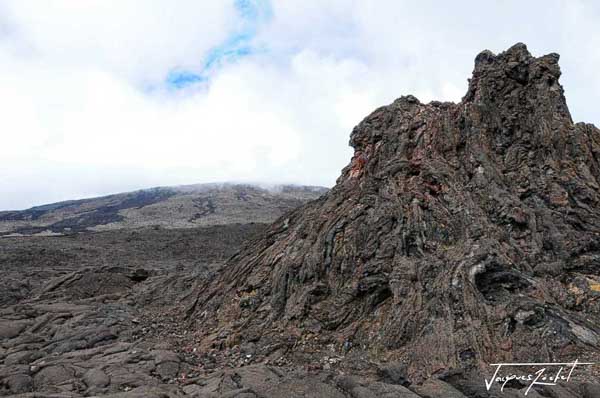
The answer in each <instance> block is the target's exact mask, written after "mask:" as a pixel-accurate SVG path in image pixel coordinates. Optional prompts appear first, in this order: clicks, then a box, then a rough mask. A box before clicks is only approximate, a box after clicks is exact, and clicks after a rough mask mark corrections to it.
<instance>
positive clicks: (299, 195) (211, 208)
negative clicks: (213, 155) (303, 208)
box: [0, 183, 327, 235]
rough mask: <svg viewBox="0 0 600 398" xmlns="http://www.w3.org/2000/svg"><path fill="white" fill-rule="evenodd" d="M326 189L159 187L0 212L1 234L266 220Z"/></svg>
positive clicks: (228, 185)
mask: <svg viewBox="0 0 600 398" xmlns="http://www.w3.org/2000/svg"><path fill="white" fill-rule="evenodd" d="M326 191H327V188H323V187H315V186H297V185H271V186H266V185H262V186H261V185H250V184H233V183H212V184H196V185H184V186H176V187H158V188H151V189H144V190H139V191H133V192H127V193H120V194H115V195H109V196H103V197H98V198H91V199H81V200H73V201H66V202H59V203H53V204H48V205H43V206H36V207H32V208H30V209H28V210H22V211H4V212H0V235H9V234H21V235H34V234H65V233H73V232H83V231H106V230H113V229H121V228H140V227H148V226H157V227H164V228H194V227H201V226H210V225H224V224H231V223H251V222H256V223H270V222H273V221H275V220H276V219H277V218H278V217H279V216H281V215H282V214H283V213H285V212H286V211H289V210H291V209H294V208H296V207H298V206H299V205H301V204H303V203H305V202H307V201H309V200H313V199H316V198H318V197H319V196H320V195H321V194H323V193H325V192H326Z"/></svg>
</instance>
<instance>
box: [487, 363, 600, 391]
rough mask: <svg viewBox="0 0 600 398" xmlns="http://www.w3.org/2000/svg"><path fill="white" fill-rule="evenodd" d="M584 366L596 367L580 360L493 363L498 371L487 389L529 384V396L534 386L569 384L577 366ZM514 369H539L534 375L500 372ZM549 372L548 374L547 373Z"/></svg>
mask: <svg viewBox="0 0 600 398" xmlns="http://www.w3.org/2000/svg"><path fill="white" fill-rule="evenodd" d="M583 365H587V366H590V365H595V363H593V362H579V360H577V359H576V360H575V361H573V362H563V363H560V362H556V363H552V362H549V363H492V364H491V366H495V367H496V371H495V372H494V375H493V376H492V378H491V379H490V380H489V381H488V380H487V379H484V380H485V387H486V388H487V390H488V391H489V390H490V389H491V388H492V386H493V384H494V382H496V383H499V384H500V383H501V384H502V386H501V387H500V391H504V387H505V386H506V383H508V382H509V381H511V380H516V381H523V382H529V386H528V387H527V390H526V391H525V394H524V395H527V394H528V393H529V391H530V390H531V388H532V387H533V386H536V385H538V386H555V385H557V384H558V382H559V381H564V382H568V381H569V380H570V379H571V375H572V374H573V371H574V370H575V368H576V367H577V366H583ZM509 366H510V367H513V366H528V367H532V368H539V369H538V370H536V371H535V372H533V373H530V374H521V375H517V374H507V375H504V376H501V374H500V370H501V369H502V367H509ZM548 368H558V369H557V370H556V371H554V372H552V373H551V372H550V371H549V369H548ZM547 371H548V372H547Z"/></svg>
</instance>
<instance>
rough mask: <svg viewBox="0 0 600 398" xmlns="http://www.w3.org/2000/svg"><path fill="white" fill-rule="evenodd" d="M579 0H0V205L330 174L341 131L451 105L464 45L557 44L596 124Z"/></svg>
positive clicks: (574, 102)
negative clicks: (380, 112)
mask: <svg viewBox="0 0 600 398" xmlns="http://www.w3.org/2000/svg"><path fill="white" fill-rule="evenodd" d="M598 21H600V6H599V5H598V2H596V3H594V2H593V1H589V2H586V1H577V0H569V1H551V0H544V1H528V2H524V1H489V2H482V1H452V2H437V1H419V2H414V1H401V0H389V1H384V0H381V1H376V2H375V1H351V0H345V1H342V0H328V1H324V0H321V1H316V0H219V1H214V0H178V1H176V2H173V1H170V0H85V1H80V0H39V1H35V0H3V1H1V2H0V107H1V109H2V116H1V117H0V138H1V144H0V210H9V209H23V208H27V207H30V206H33V205H40V204H44V203H51V202H56V201H61V200H68V199H77V198H84V197H93V196H99V195H104V194H110V193H117V192H124V191H130V190H135V189H141V188H148V187H154V186H169V185H180V184H195V183H203V182H224V181H234V182H257V183H267V184H277V183H296V184H309V185H323V186H332V185H333V184H334V183H335V180H336V178H337V177H338V176H339V174H340V170H341V169H342V168H343V167H344V166H345V165H346V164H347V163H348V162H349V160H350V157H351V155H352V150H351V148H350V147H349V146H348V140H349V134H350V132H351V130H352V128H353V127H354V126H355V125H356V124H358V123H359V122H360V121H361V120H362V119H363V118H364V117H365V116H367V115H368V114H369V113H370V112H371V111H372V110H374V109H375V108H377V107H379V106H382V105H386V104H389V103H391V102H392V101H393V100H394V99H395V98H397V97H400V96H402V95H408V94H412V95H415V96H416V97H417V98H419V99H420V100H421V101H422V102H428V101H431V100H445V101H460V98H461V97H462V96H463V95H464V93H465V92H466V88H467V78H469V77H470V75H471V72H472V69H473V60H474V58H475V56H476V55H477V54H478V53H479V52H480V51H482V50H484V49H489V50H491V51H493V52H495V53H498V52H501V51H503V50H505V49H507V48H508V47H510V46H511V45H513V44H514V43H516V42H524V43H526V44H527V46H528V48H529V50H530V51H531V52H532V53H533V55H536V56H540V55H544V54H547V53H550V52H557V53H559V54H561V61H560V65H561V69H562V71H563V76H562V78H561V83H562V84H563V86H564V88H565V91H566V96H567V102H568V104H569V106H570V110H571V113H572V115H573V118H574V119H575V121H586V122H590V123H594V124H596V125H600V107H599V106H598V103H599V101H598V100H599V93H600V74H599V73H598V72H597V71H598V70H599V67H598V65H599V64H600V24H599V23H598Z"/></svg>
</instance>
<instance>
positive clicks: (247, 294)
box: [188, 44, 600, 386]
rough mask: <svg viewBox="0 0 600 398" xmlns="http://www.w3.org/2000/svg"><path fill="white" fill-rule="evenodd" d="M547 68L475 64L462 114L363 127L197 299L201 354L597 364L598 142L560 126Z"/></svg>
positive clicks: (537, 63) (559, 94)
mask: <svg viewBox="0 0 600 398" xmlns="http://www.w3.org/2000/svg"><path fill="white" fill-rule="evenodd" d="M558 59H559V56H558V55H557V54H549V55H545V56H542V57H539V58H536V57H533V56H532V55H531V54H530V53H529V52H528V50H527V48H526V46H525V45H524V44H516V45H515V46H513V47H511V48H510V49H508V50H507V51H505V52H503V53H500V54H498V55H494V54H493V53H491V52H490V51H484V52H482V53H481V54H479V55H478V56H477V57H476V59H475V68H474V72H473V76H472V78H471V79H470V80H469V88H468V91H467V94H466V95H465V96H464V98H463V99H462V101H461V102H459V103H449V102H444V103H442V102H431V103H428V104H423V103H421V102H419V100H418V99H417V98H415V97H413V96H404V97H401V98H399V99H397V100H396V101H394V102H393V103H392V104H390V105H388V106H384V107H381V108H379V109H377V110H375V111H374V112H373V113H371V114H370V115H369V116H367V117H366V118H365V119H364V120H363V121H362V122H361V123H360V124H359V125H358V126H356V127H355V129H354V130H353V131H352V134H351V138H350V144H351V145H352V147H353V148H354V156H353V158H352V160H351V162H350V164H349V165H348V166H347V167H345V168H344V169H343V170H342V173H341V176H340V177H339V179H338V180H337V184H336V185H335V187H334V188H333V189H331V190H330V191H329V192H328V193H327V194H325V195H324V196H323V197H321V198H319V199H318V200H316V201H313V202H310V203H308V204H306V205H304V206H302V207H300V208H299V209H297V210H295V211H294V212H292V213H290V214H288V215H287V216H284V217H282V218H280V219H279V220H278V221H277V222H275V223H274V224H273V225H272V226H271V227H270V228H269V229H268V230H267V231H266V232H265V233H264V234H263V235H262V237H261V238H260V239H257V240H256V241H254V243H253V244H252V245H248V246H247V247H246V248H245V249H244V250H243V251H242V252H241V253H239V254H238V255H237V256H235V257H233V258H232V259H231V260H230V261H229V264H228V265H227V266H226V267H225V268H224V270H223V272H221V273H220V274H219V275H218V276H217V277H216V278H215V279H212V280H210V281H207V282H206V283H205V284H204V285H203V286H202V287H201V288H200V289H199V290H198V299H197V300H196V302H195V303H194V304H193V305H192V306H190V307H189V308H188V315H189V319H190V320H191V322H192V323H193V324H195V328H196V329H197V331H198V334H199V336H200V337H199V340H200V341H201V342H202V346H203V347H204V349H207V350H209V349H213V350H216V351H217V352H225V351H226V350H227V349H228V348H230V347H235V346H239V347H244V346H245V345H248V344H251V345H252V346H253V347H254V351H253V352H255V356H254V357H253V358H255V359H256V360H257V361H260V360H264V361H276V360H281V361H283V360H285V358H293V360H298V359H299V358H300V359H302V358H303V359H304V360H306V361H307V362H311V361H312V362H315V361H318V362H319V363H321V364H322V363H327V364H328V359H327V358H331V354H330V352H331V350H328V349H326V348H327V347H333V351H334V352H336V353H337V355H339V356H340V357H343V358H351V357H354V358H361V360H362V361H363V363H365V364H368V363H371V362H382V361H383V362H385V361H390V362H393V361H396V362H400V363H405V364H406V365H407V369H406V372H407V376H408V378H409V379H411V380H412V381H413V382H418V381H420V380H424V379H426V378H429V377H431V376H436V375H444V374H446V373H447V372H448V371H451V370H453V371H458V372H459V373H460V372H471V371H473V372H475V371H486V372H489V370H490V368H489V364H490V363H498V362H518V361H521V362H552V361H559V362H565V361H567V360H573V359H575V358H578V359H579V360H580V361H581V360H584V359H594V358H595V359H596V360H597V359H598V358H600V354H599V352H600V348H599V347H600V301H599V300H598V297H600V210H599V208H598V204H599V202H600V185H599V183H600V163H599V161H600V131H599V130H598V129H597V128H596V127H594V126H593V125H591V124H585V123H574V122H573V120H572V118H571V115H570V113H569V110H568V108H567V104H566V100H565V96H564V94H563V88H562V86H561V85H560V84H559V77H560V75H561V71H560V68H559V65H558ZM326 354H327V355H329V357H327V358H325V359H323V357H324V356H325V355H326ZM282 358H283V359H282ZM369 361H371V362H369ZM341 362H343V361H341ZM355 363H358V362H355ZM356 366H359V365H356ZM365 366H369V365H365ZM445 372H446V373H445ZM587 372H597V369H596V370H587ZM594 377H597V374H596V376H594ZM481 385H482V386H483V381H481Z"/></svg>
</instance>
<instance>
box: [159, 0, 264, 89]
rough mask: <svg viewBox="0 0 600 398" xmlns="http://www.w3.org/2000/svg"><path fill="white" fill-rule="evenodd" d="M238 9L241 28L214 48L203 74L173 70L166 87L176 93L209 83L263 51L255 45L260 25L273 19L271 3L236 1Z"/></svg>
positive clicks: (261, 0)
mask: <svg viewBox="0 0 600 398" xmlns="http://www.w3.org/2000/svg"><path fill="white" fill-rule="evenodd" d="M234 6H235V9H236V11H237V13H238V16H239V17H240V20H241V23H240V26H239V27H238V28H237V29H236V30H235V31H233V32H232V33H231V34H230V36H229V37H228V38H227V39H226V40H225V41H224V42H223V43H221V44H219V45H217V46H215V47H214V48H212V49H211V50H210V51H209V52H208V54H206V56H205V59H204V64H203V66H202V68H201V69H200V71H198V72H193V71H189V70H172V71H171V72H169V74H168V76H167V78H166V81H165V83H166V84H167V85H168V87H170V88H173V89H181V88H185V87H188V86H190V85H193V84H197V83H201V82H207V81H208V80H209V78H210V75H211V74H212V73H214V71H215V70H218V69H220V68H221V67H222V66H223V65H226V64H229V63H232V62H236V61H238V60H240V59H242V58H244V57H247V56H249V55H252V54H255V53H257V52H258V51H262V50H259V49H258V48H257V47H256V46H255V45H254V43H253V39H254V38H255V36H256V34H257V32H258V29H259V27H260V25H262V24H264V23H266V22H268V21H269V20H270V19H271V17H272V10H271V4H270V3H269V1H268V0H234Z"/></svg>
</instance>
